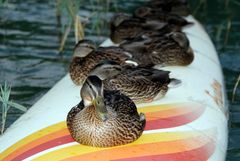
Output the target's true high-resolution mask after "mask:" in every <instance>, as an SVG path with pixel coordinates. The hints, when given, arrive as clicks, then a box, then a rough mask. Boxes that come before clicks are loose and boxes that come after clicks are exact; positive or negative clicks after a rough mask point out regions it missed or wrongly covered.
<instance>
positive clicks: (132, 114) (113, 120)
mask: <svg viewBox="0 0 240 161" xmlns="http://www.w3.org/2000/svg"><path fill="white" fill-rule="evenodd" d="M104 102H105V106H106V108H107V111H108V113H109V118H108V119H107V120H106V121H102V120H101V119H99V118H98V116H97V114H96V109H95V107H94V106H89V107H84V104H83V102H82V101H81V102H80V103H79V104H78V105H77V106H75V107H73V108H72V109H71V111H70V112H69V113H68V116H67V127H68V129H69V131H70V133H71V136H72V137H73V139H74V140H75V141H77V142H79V143H81V144H84V145H91V146H96V147H111V146H117V145H123V144H127V143H131V142H133V141H135V140H136V139H138V138H139V137H140V136H141V134H142V132H143V130H144V127H145V123H146V120H145V116H144V115H143V114H140V115H139V114H138V112H137V109H136V106H135V104H134V103H133V102H132V100H131V99H129V98H128V97H127V96H125V95H123V94H121V93H120V92H118V91H104Z"/></svg>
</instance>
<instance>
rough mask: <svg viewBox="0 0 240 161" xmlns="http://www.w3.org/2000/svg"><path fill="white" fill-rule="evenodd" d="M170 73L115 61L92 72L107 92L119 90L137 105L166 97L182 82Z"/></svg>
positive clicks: (99, 66) (101, 65)
mask: <svg viewBox="0 0 240 161" xmlns="http://www.w3.org/2000/svg"><path fill="white" fill-rule="evenodd" d="M169 74H170V72H169V71H164V70H158V69H153V68H145V67H138V66H129V65H124V66H121V65H120V64H118V63H116V62H114V61H109V60H106V61H103V62H101V63H99V64H98V65H97V66H95V67H94V69H93V70H92V71H91V72H90V75H97V76H98V77H99V78H100V79H101V80H102V81H103V85H104V89H106V90H118V91H120V92H121V93H123V94H124V95H126V96H128V97H129V98H131V99H132V100H133V101H134V102H135V103H149V102H152V101H154V100H158V99H161V98H163V97H164V96H165V94H166V93H167V91H168V88H169V85H170V87H176V86H177V85H179V84H180V83H181V81H180V80H178V79H175V78H170V77H169Z"/></svg>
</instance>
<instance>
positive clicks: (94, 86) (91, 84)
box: [80, 75, 108, 121]
mask: <svg viewBox="0 0 240 161" xmlns="http://www.w3.org/2000/svg"><path fill="white" fill-rule="evenodd" d="M80 94H81V97H82V100H83V104H84V106H85V107H90V106H91V107H92V106H94V107H95V111H96V113H97V116H98V117H99V118H100V119H101V120H102V121H106V120H107V119H108V111H107V108H106V106H105V103H104V96H103V83H102V81H101V79H100V78H99V77H97V76H95V75H92V76H89V77H88V78H87V79H86V81H85V82H84V84H83V86H82V89H81V93H80Z"/></svg>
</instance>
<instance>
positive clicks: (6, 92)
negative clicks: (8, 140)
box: [0, 82, 27, 134]
mask: <svg viewBox="0 0 240 161" xmlns="http://www.w3.org/2000/svg"><path fill="white" fill-rule="evenodd" d="M0 89H1V92H0V102H2V106H1V108H2V119H1V134H3V132H4V129H5V124H6V120H7V113H8V110H9V109H10V107H14V108H16V109H18V110H20V111H23V112H26V111H27V108H26V107H24V106H22V105H20V104H18V103H15V102H13V101H11V100H9V98H10V94H11V86H10V85H8V84H7V83H6V82H5V83H4V86H2V85H0Z"/></svg>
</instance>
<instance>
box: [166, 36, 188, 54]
mask: <svg viewBox="0 0 240 161" xmlns="http://www.w3.org/2000/svg"><path fill="white" fill-rule="evenodd" d="M168 36H170V37H171V38H172V39H173V40H174V41H175V42H176V43H178V44H179V46H181V47H182V48H183V49H186V50H187V49H188V48H189V40H188V38H187V36H186V35H185V33H182V32H171V33H170V34H169V35H168Z"/></svg>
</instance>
